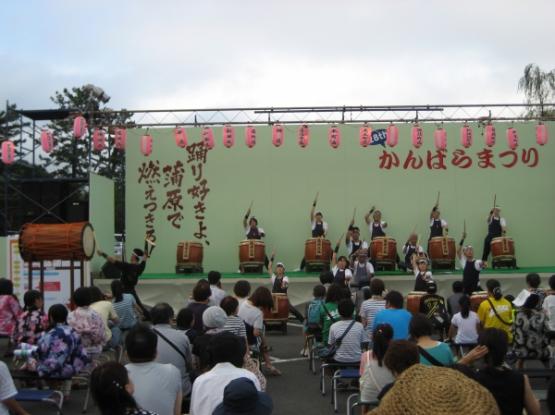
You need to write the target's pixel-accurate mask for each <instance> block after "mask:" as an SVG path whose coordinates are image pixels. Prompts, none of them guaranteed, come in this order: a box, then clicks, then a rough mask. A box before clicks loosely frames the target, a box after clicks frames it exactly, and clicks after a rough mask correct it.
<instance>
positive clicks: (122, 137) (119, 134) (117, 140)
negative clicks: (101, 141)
mask: <svg viewBox="0 0 555 415" xmlns="http://www.w3.org/2000/svg"><path fill="white" fill-rule="evenodd" d="M126 143H127V130H126V129H125V128H116V129H115V130H114V146H115V147H116V148H117V149H118V150H125V144H126Z"/></svg>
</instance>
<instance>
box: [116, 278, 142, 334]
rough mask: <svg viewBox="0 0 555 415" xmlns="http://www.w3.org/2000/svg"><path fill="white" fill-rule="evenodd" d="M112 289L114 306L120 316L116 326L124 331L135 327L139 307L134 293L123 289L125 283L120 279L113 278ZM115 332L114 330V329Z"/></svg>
mask: <svg viewBox="0 0 555 415" xmlns="http://www.w3.org/2000/svg"><path fill="white" fill-rule="evenodd" d="M110 288H111V290H112V298H113V302H112V306H113V307H114V310H115V312H116V314H117V315H118V318H119V323H118V324H117V326H116V327H118V328H119V330H120V331H121V332H122V333H123V332H126V331H127V330H129V329H131V328H133V327H134V326H135V324H137V314H136V312H135V309H137V308H139V307H138V306H137V303H136V302H135V297H133V294H129V293H126V292H124V291H123V284H122V283H121V281H120V280H113V281H112V284H111V285H110ZM112 332H113V330H112Z"/></svg>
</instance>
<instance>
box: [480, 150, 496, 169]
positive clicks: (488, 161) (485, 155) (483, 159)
mask: <svg viewBox="0 0 555 415" xmlns="http://www.w3.org/2000/svg"><path fill="white" fill-rule="evenodd" d="M476 155H477V156H478V158H479V159H480V161H478V167H480V168H481V169H489V168H491V169H495V164H493V161H492V159H493V151H491V150H490V149H489V148H484V149H483V150H482V151H479V152H478V153H476Z"/></svg>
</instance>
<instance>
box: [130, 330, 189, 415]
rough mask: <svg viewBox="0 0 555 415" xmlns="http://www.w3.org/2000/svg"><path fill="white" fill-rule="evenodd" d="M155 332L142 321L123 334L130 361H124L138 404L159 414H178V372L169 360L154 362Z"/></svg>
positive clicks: (179, 412)
mask: <svg viewBox="0 0 555 415" xmlns="http://www.w3.org/2000/svg"><path fill="white" fill-rule="evenodd" d="M157 345H158V336H156V333H155V332H154V331H153V330H152V329H151V328H150V327H148V326H147V325H145V324H137V325H136V326H135V327H133V328H132V329H131V330H129V333H127V337H126V338H125V348H126V350H127V356H128V357H129V361H130V363H128V364H127V365H125V367H126V369H127V371H128V372H129V379H130V380H131V383H133V385H134V388H135V393H134V394H133V395H134V396H135V400H136V401H137V404H138V405H139V406H140V407H141V408H143V409H146V410H147V411H152V412H155V413H157V414H158V415H179V414H181V401H182V393H181V374H180V373H179V370H178V369H177V368H176V367H175V366H174V365H172V364H163V363H157V362H155V361H154V360H155V359H156V348H157Z"/></svg>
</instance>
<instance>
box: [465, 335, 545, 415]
mask: <svg viewBox="0 0 555 415" xmlns="http://www.w3.org/2000/svg"><path fill="white" fill-rule="evenodd" d="M478 344H479V345H478V346H477V347H476V348H474V349H472V350H471V351H470V352H468V353H467V354H466V355H465V356H464V357H463V358H461V360H459V363H460V364H459V365H455V368H456V369H458V370H460V371H462V372H463V373H464V374H465V375H467V376H469V377H470V378H471V379H473V380H475V381H477V382H478V383H480V384H481V385H482V386H484V387H485V388H486V389H487V390H489V391H490V392H491V394H492V395H493V397H494V398H495V400H496V401H497V405H498V406H499V409H500V411H501V413H502V414H503V415H517V414H518V415H521V414H522V411H523V410H524V409H525V408H526V413H527V414H529V415H540V413H541V409H540V403H539V402H538V400H537V399H536V397H535V396H534V392H533V391H532V388H531V386H530V381H529V380H528V377H527V376H526V375H523V374H521V373H519V372H517V371H516V370H512V369H510V368H509V367H508V366H506V365H505V362H504V359H505V356H506V355H507V351H508V348H509V342H508V337H507V332H506V331H505V330H501V329H496V328H488V329H486V330H484V331H483V332H482V333H480V337H479V339H478ZM481 358H483V365H482V367H481V368H480V369H473V368H469V367H466V366H465V365H468V364H471V363H473V362H474V361H476V360H479V359H481Z"/></svg>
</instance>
